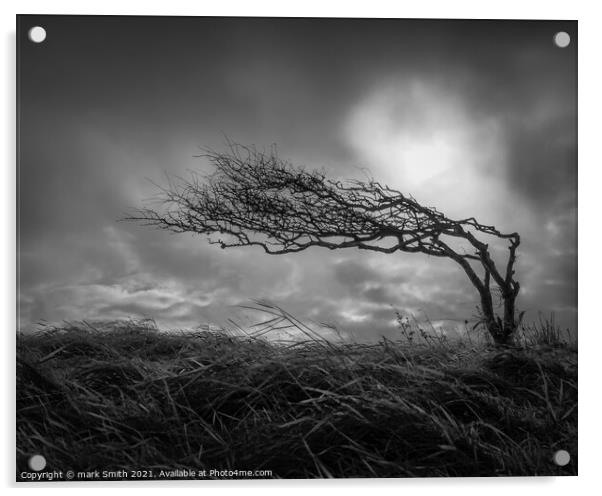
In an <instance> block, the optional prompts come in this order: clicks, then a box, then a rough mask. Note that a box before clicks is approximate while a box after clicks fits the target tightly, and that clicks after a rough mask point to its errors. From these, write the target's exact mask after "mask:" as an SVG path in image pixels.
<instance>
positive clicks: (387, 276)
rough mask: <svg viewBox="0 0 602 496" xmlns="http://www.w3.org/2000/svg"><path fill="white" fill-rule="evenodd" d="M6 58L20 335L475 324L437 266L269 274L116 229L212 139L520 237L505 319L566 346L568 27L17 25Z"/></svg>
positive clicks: (458, 275) (298, 258)
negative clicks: (270, 321)
mask: <svg viewBox="0 0 602 496" xmlns="http://www.w3.org/2000/svg"><path fill="white" fill-rule="evenodd" d="M34 25H42V26H44V27H45V28H46V30H47V32H48V37H47V39H46V41H45V42H44V43H42V44H39V45H35V44H33V43H30V42H29V41H28V40H27V30H28V29H29V28H30V27H31V26H34ZM557 31H566V32H568V33H569V34H570V36H571V39H572V43H571V44H570V45H569V46H568V47H567V48H559V47H557V46H555V45H554V44H553V42H552V40H553V35H554V34H555V33H556V32H557ZM18 37H19V59H18V64H19V72H18V73H19V83H18V84H19V103H18V105H19V276H20V281H19V283H20V287H19V291H20V293H19V303H20V326H21V327H23V328H27V327H31V326H34V325H35V324H36V323H37V322H40V321H44V320H45V321H61V320H80V319H90V320H93V319H113V318H128V317H133V318H139V317H152V318H155V319H156V320H157V322H158V323H159V324H160V325H162V326H163V327H166V328H178V327H194V326H196V325H200V324H204V323H209V322H211V323H215V324H216V325H219V324H221V323H223V322H225V321H226V319H228V318H229V317H231V316H232V315H239V314H238V313H237V312H240V310H239V309H237V305H240V304H245V303H248V302H249V300H250V299H268V300H271V301H274V302H275V303H277V304H278V305H280V306H281V307H283V308H285V309H287V310H288V311H290V312H291V313H293V314H295V315H297V316H298V317H299V318H303V319H304V318H307V319H311V320H313V321H315V322H318V323H319V322H329V323H335V324H336V325H337V326H339V327H340V328H341V329H342V330H343V331H348V332H349V333H353V334H354V335H356V336H358V337H359V338H360V339H378V337H379V336H380V335H383V334H388V335H392V334H394V333H395V332H397V331H396V327H395V313H394V310H395V309H398V310H399V311H401V312H402V313H406V314H413V315H416V316H417V317H419V318H422V317H423V316H424V315H428V317H429V318H430V319H431V320H432V321H436V322H447V323H449V325H451V326H453V325H454V323H455V322H462V323H463V322H464V320H465V319H471V318H472V316H473V315H474V312H475V306H476V304H477V295H476V293H475V291H474V289H473V288H472V286H471V284H470V282H469V281H468V280H467V279H466V276H465V275H464V273H463V272H462V271H461V270H460V269H459V268H458V267H456V266H455V265H454V264H453V263H452V262H450V261H448V260H439V259H437V260H433V259H431V258H427V257H423V256H420V255H414V254H403V253H399V254H395V255H382V254H376V253H366V252H358V251H355V250H341V251H334V252H330V251H326V250H320V249H318V248H316V249H312V250H308V251H306V252H303V253H299V254H293V255H286V256H279V257H274V256H269V255H266V254H264V253H263V252H262V251H261V250H259V249H255V248H241V249H231V250H220V249H219V248H217V247H215V246H213V245H209V244H208V243H207V240H206V238H204V237H199V236H189V235H169V234H167V233H165V232H158V231H152V230H148V229H145V228H143V227H141V226H137V225H134V224H130V223H124V222H118V219H120V218H122V217H123V216H124V214H125V213H126V212H127V211H128V210H130V209H131V208H133V207H137V206H140V205H141V204H142V203H143V201H144V200H145V199H148V198H149V197H151V196H152V195H153V194H154V193H155V192H156V191H155V189H154V186H153V185H152V183H151V182H150V181H148V179H150V180H151V181H154V182H157V183H161V182H162V181H164V173H165V172H169V173H173V174H181V173H185V172H186V170H189V169H195V170H208V168H207V167H208V165H207V164H206V163H205V162H204V161H203V160H202V159H199V158H195V157H194V156H195V155H196V154H198V147H199V146H209V147H212V148H214V149H218V150H219V149H221V148H223V146H224V136H228V137H230V138H232V139H234V140H236V141H238V142H240V143H244V144H256V145H257V146H259V147H263V146H270V145H271V144H273V143H275V144H277V145H278V149H279V153H280V155H281V156H282V157H284V158H287V159H290V160H291V161H292V162H294V163H296V164H299V165H305V166H307V167H309V168H324V170H325V171H326V172H327V174H328V175H330V176H332V177H337V178H363V177H365V174H366V173H368V174H370V175H372V176H374V177H375V178H377V179H379V180H381V181H382V182H384V183H387V184H389V185H391V186H392V187H395V188H397V189H399V190H400V191H403V192H405V193H409V194H412V195H413V196H414V197H415V198H417V199H418V200H419V201H421V202H423V203H425V204H427V205H429V206H435V207H437V208H438V209H439V210H441V211H442V212H445V213H446V214H448V215H449V216H451V217H467V216H475V217H476V218H477V219H478V220H479V221H481V222H483V223H486V224H492V225H496V226H497V227H499V228H500V229H501V230H505V231H509V232H512V231H518V232H520V233H521V237H522V244H521V247H520V251H519V254H520V257H519V261H518V267H517V271H518V273H517V275H518V279H519V280H520V281H521V284H522V287H523V289H522V291H521V295H520V297H519V300H518V305H519V307H520V308H521V309H526V310H527V317H526V318H527V319H529V318H532V319H536V318H537V316H538V313H539V312H543V313H544V314H549V313H550V312H554V313H555V314H556V318H557V321H558V322H559V323H560V324H561V325H563V326H570V327H571V328H572V329H576V316H577V313H576V311H577V294H576V291H577V290H576V282H577V281H576V279H577V272H576V257H577V251H576V239H577V237H576V234H577V233H576V229H577V228H576V226H577V222H576V221H577V210H576V198H577V196H576V195H577V184H576V183H577V149H576V143H577V135H576V133H577V129H576V112H577V106H576V94H577V93H576V63H577V56H576V55H577V25H576V23H575V22H573V21H566V22H565V21H461V20H458V21H443V20H441V21H435V20H393V19H390V20H375V19H261V18H256V19H244V18H177V17H170V18H149V17H144V18H136V17H110V16H109V17H80V16H21V17H19V28H18ZM240 318H246V317H244V316H242V317H240Z"/></svg>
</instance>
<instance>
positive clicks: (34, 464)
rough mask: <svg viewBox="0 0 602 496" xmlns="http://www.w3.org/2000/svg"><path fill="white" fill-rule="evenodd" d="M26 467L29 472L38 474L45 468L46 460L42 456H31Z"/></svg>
mask: <svg viewBox="0 0 602 496" xmlns="http://www.w3.org/2000/svg"><path fill="white" fill-rule="evenodd" d="M28 465H29V468H30V469H31V470H34V471H35V472H39V471H40V470H44V468H45V467H46V458H44V457H43V456H42V455H33V456H32V457H31V458H30V459H29V463H28Z"/></svg>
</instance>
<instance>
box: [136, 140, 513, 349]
mask: <svg viewBox="0 0 602 496" xmlns="http://www.w3.org/2000/svg"><path fill="white" fill-rule="evenodd" d="M202 156H203V157H206V158H207V159H208V160H209V161H210V163H211V164H212V165H213V166H214V167H215V171H214V173H212V174H211V175H208V176H202V175H200V174H198V173H194V172H193V173H191V175H190V177H189V178H186V179H184V178H169V181H168V185H167V186H166V187H159V188H160V194H159V201H160V205H161V208H158V209H155V208H144V209H141V210H138V211H136V213H135V214H134V215H132V216H131V217H128V220H134V221H138V222H141V223H143V224H144V225H149V226H154V227H157V228H160V229H166V230H169V231H172V232H177V233H184V232H192V233H199V234H207V235H217V237H215V236H213V237H209V242H210V243H216V244H218V245H220V246H221V247H222V248H229V247H233V246H254V245H256V246H260V247H261V248H263V249H264V250H265V252H266V253H269V254H273V255H278V254H284V253H294V252H299V251H302V250H305V249H307V248H309V247H312V246H321V247H324V248H328V249H331V250H334V249H340V248H359V249H362V250H372V251H376V252H382V253H395V252H398V251H401V252H408V253H423V254H425V255H430V256H433V257H444V258H450V259H451V260H453V261H454V262H456V263H457V264H459V265H460V266H461V267H462V269H463V270H464V272H465V273H466V275H467V276H468V278H469V279H470V282H471V283H472V284H473V286H474V287H475V288H476V289H477V291H478V293H479V297H480V312H481V318H482V323H483V324H484V325H485V326H486V328H487V330H488V331H489V333H490V334H491V336H492V337H493V339H494V341H495V342H496V343H498V344H508V343H510V342H511V341H512V338H513V335H514V333H515V331H516V329H517V327H518V321H517V316H516V309H515V301H516V297H517V295H518V292H519V289H520V285H519V283H518V281H516V280H515V279H514V275H515V271H514V265H515V262H516V249H517V248H518V246H519V243H520V236H519V235H518V234H517V233H510V234H504V233H502V232H500V231H499V230H497V229H496V228H495V227H493V226H487V225H484V224H480V223H479V222H477V221H476V219H475V218H473V217H471V218H468V219H463V220H452V219H450V218H448V217H446V216H445V215H443V214H442V213H440V212H438V211H437V210H436V209H434V208H430V207H425V206H422V205H420V204H419V203H418V202H417V201H416V200H415V199H414V198H412V197H411V196H406V195H403V194H402V193H400V192H399V191H396V190H394V189H391V188H389V187H388V186H385V185H382V184H380V183H379V182H376V181H374V180H372V179H368V180H366V181H357V180H349V181H338V180H333V179H329V178H327V177H326V176H325V174H324V173H323V172H322V171H307V170H305V169H303V168H299V167H295V166H293V165H292V164H290V163H289V162H287V161H285V160H282V159H281V158H279V157H278V154H277V153H276V151H275V149H271V150H270V151H269V152H261V151H258V150H256V149H255V148H249V147H244V146H241V145H235V144H231V145H230V146H229V148H228V149H227V151H226V152H215V151H212V150H206V151H205V153H204V154H203V155H202ZM477 236H480V237H481V239H478V238H477ZM483 236H488V237H493V238H496V239H498V240H502V241H505V242H507V244H508V246H507V248H508V256H507V259H506V261H505V267H504V268H503V269H500V268H498V266H497V265H496V263H495V262H494V260H493V259H492V256H491V253H490V249H489V244H487V243H485V242H484V241H483V240H482V238H483ZM479 274H480V275H479ZM492 283H493V285H494V288H493V289H495V287H497V289H498V290H499V294H500V295H501V306H502V307H503V311H502V312H500V315H498V312H496V305H494V299H493V296H492Z"/></svg>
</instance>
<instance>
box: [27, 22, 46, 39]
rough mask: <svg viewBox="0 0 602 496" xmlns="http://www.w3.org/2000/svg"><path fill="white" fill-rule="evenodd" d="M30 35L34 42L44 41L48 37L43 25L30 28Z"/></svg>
mask: <svg viewBox="0 0 602 496" xmlns="http://www.w3.org/2000/svg"><path fill="white" fill-rule="evenodd" d="M28 35H29V39H30V40H31V41H33V42H34V43H42V42H43V41H44V40H45V39H46V30H45V29H44V28H43V27H42V26H34V27H33V28H31V29H30V30H29V33H28Z"/></svg>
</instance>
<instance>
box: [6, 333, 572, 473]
mask: <svg viewBox="0 0 602 496" xmlns="http://www.w3.org/2000/svg"><path fill="white" fill-rule="evenodd" d="M560 449H563V450H566V451H568V452H569V453H570V454H571V456H572V459H571V462H570V463H569V464H568V465H567V466H565V467H559V466H556V465H555V464H554V463H553V461H552V457H553V454H554V453H555V452H556V451H557V450H560ZM33 454H42V455H44V457H45V458H46V459H47V460H48V466H47V468H46V469H45V470H63V471H65V470H67V469H71V470H74V471H76V472H78V471H79V472H84V471H94V470H99V471H103V470H108V471H118V470H124V469H125V470H131V469H138V470H151V471H152V473H153V476H158V474H160V470H171V471H173V470H185V469H187V470H196V472H197V475H198V474H199V471H202V470H206V471H207V472H206V477H208V478H210V477H218V475H215V472H210V471H211V470H233V471H234V470H238V471H241V470H245V471H271V474H270V473H269V472H268V473H265V472H264V473H262V472H258V473H257V474H255V476H259V477H268V478H270V477H275V478H314V477H437V476H502V475H576V474H577V356H576V350H575V349H574V348H571V347H568V346H566V345H562V344H559V343H552V344H549V343H548V344H543V345H542V344H536V343H531V346H530V347H529V348H526V349H505V350H500V349H494V348H491V347H487V346H483V345H474V344H473V343H471V344H470V345H469V344H467V343H455V344H449V343H439V344H437V345H420V344H418V343H413V344H411V345H409V344H408V343H407V342H406V343H400V342H392V341H388V340H383V341H381V342H380V343H378V344H375V345H360V344H352V345H349V344H346V345H342V344H338V345H329V344H327V343H325V342H323V341H319V340H314V341H310V342H307V343H301V344H297V345H295V346H283V345H276V344H270V343H268V342H266V341H262V340H257V339H251V338H248V337H245V338H235V337H231V336H230V337H228V336H225V335H222V334H219V333H213V332H207V331H205V332H193V333H185V334H184V333H180V334H174V333H169V334H168V333H161V332H158V331H157V330H155V329H152V328H149V327H148V326H144V325H139V324H135V323H131V324H130V325H128V326H121V327H115V328H114V329H113V330H109V331H102V332H101V331H97V330H94V329H92V328H87V327H86V326H83V325H82V326H67V327H65V328H61V329H52V330H47V331H45V332H40V333H38V334H36V335H20V336H19V337H18V358H17V479H18V480H19V479H20V474H21V472H22V471H25V470H28V468H27V460H28V459H29V457H30V456H31V455H33ZM182 473H183V472H180V475H181V474H182ZM211 474H214V475H211ZM244 475H245V474H241V473H240V472H238V473H236V472H233V473H231V474H230V475H227V477H233V478H236V477H240V476H244ZM129 479H132V477H131V476H130V477H129Z"/></svg>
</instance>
